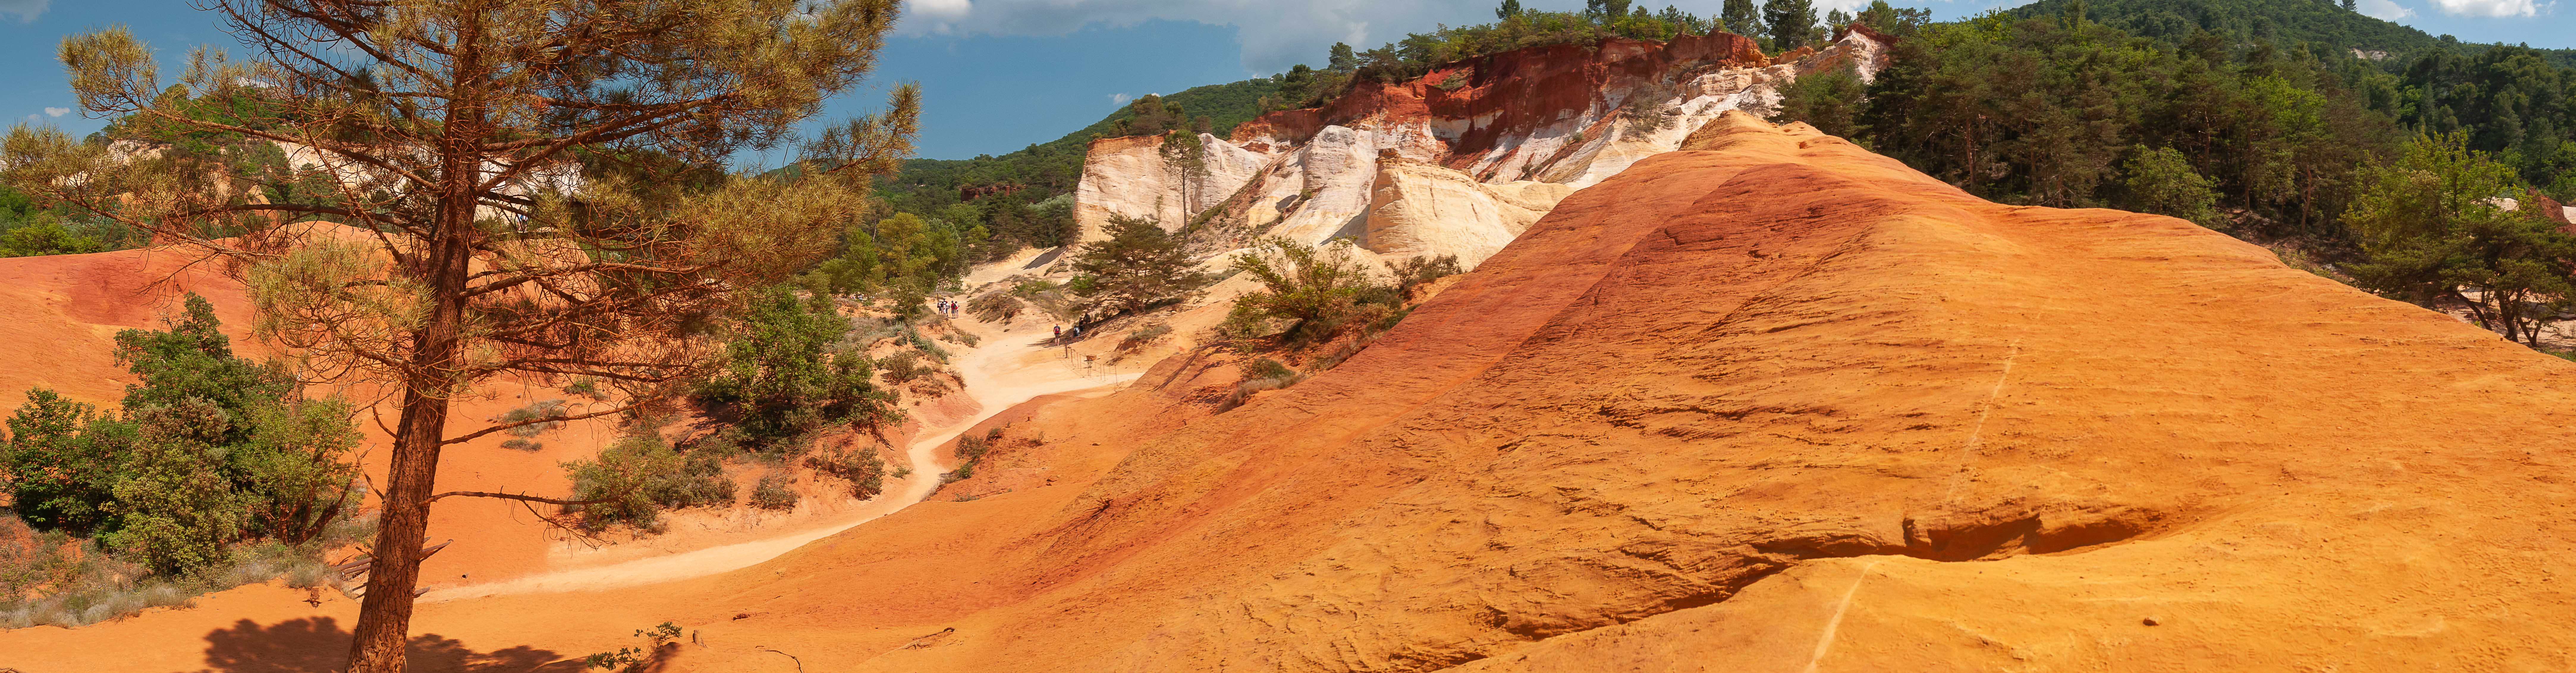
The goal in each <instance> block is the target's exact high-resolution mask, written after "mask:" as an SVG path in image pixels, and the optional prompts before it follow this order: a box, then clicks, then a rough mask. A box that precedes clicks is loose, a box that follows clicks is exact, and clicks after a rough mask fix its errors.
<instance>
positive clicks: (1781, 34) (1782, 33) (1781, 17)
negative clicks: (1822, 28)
mask: <svg viewBox="0 0 2576 673" xmlns="http://www.w3.org/2000/svg"><path fill="white" fill-rule="evenodd" d="M1762 23H1763V24H1765V25H1768V26H1770V27H1771V44H1772V46H1773V48H1775V49H1778V50H1780V51H1788V50H1791V49H1796V48H1798V47H1801V46H1804V45H1806V44H1807V38H1808V36H1809V35H1812V34H1814V33H1815V32H1816V4H1815V2H1814V0H1770V2H1765V3H1762Z"/></svg>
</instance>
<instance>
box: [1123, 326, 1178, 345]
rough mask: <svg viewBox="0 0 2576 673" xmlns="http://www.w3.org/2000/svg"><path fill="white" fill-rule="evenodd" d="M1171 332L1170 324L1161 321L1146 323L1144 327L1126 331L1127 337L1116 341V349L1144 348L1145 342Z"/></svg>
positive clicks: (1151, 341)
mask: <svg viewBox="0 0 2576 673" xmlns="http://www.w3.org/2000/svg"><path fill="white" fill-rule="evenodd" d="M1171 333H1172V326H1171V325H1166V324H1161V323H1156V324H1152V325H1147V326H1145V328H1144V329H1139V330H1136V331H1134V332H1129V333H1127V338H1125V339H1120V340H1119V341H1118V350H1122V351H1129V350H1136V349H1139V348H1144V347H1145V346H1146V345H1147V344H1151V343H1154V340H1155V339H1160V338H1163V335H1166V334H1171Z"/></svg>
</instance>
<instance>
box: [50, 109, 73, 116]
mask: <svg viewBox="0 0 2576 673" xmlns="http://www.w3.org/2000/svg"><path fill="white" fill-rule="evenodd" d="M71 113H72V109H71V108H67V107H49V108H45V116H47V117H60V116H63V115H67V114H71Z"/></svg>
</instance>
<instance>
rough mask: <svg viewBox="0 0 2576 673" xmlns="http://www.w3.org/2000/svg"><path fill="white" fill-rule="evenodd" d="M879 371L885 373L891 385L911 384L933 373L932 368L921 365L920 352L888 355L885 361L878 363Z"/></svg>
mask: <svg viewBox="0 0 2576 673" xmlns="http://www.w3.org/2000/svg"><path fill="white" fill-rule="evenodd" d="M877 369H878V370H879V371H883V372H885V378H886V381H888V382H891V383H909V382H911V381H912V380H913V379H916V378H920V377H921V376H922V375H924V374H928V373H930V372H932V371H933V370H932V369H931V368H930V367H927V366H923V365H922V364H921V352H920V351H902V352H898V353H895V354H893V355H888V356H886V358H885V359H883V360H878V361H877Z"/></svg>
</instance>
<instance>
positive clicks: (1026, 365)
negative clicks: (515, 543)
mask: <svg viewBox="0 0 2576 673" xmlns="http://www.w3.org/2000/svg"><path fill="white" fill-rule="evenodd" d="M957 323H958V324H961V325H965V326H966V327H967V330H968V331H970V332H973V333H975V334H976V335H977V337H978V338H980V339H983V344H982V346H981V347H977V348H970V349H962V350H964V353H963V354H962V355H961V356H960V358H959V360H958V363H957V370H958V374H959V376H961V377H962V378H964V380H965V383H966V387H965V393H966V394H967V395H970V396H972V397H973V398H974V400H975V402H976V403H977V404H979V405H981V407H982V410H981V411H978V412H977V413H976V414H975V415H973V416H971V417H967V418H963V419H959V420H958V421H957V422H955V423H952V424H949V425H946V426H942V427H938V428H925V429H923V432H922V434H920V435H917V436H915V438H914V439H913V442H912V446H911V447H909V449H908V450H907V453H908V455H909V457H910V458H911V459H912V465H914V466H915V469H914V470H913V472H912V476H910V477H908V478H906V479H904V480H903V483H902V484H901V485H900V486H899V487H898V488H895V489H889V491H888V493H887V494H886V495H883V496H880V497H878V498H877V499H876V500H874V501H871V502H868V503H867V504H866V505H864V506H861V507H858V508H856V509H853V510H852V511H850V512H849V513H848V514H847V515H844V516H843V517H840V518H838V519H836V520H832V521H827V522H824V523H822V524H821V525H818V526H814V527H812V528H807V529H805V530H800V531H795V532H790V533H785V534H781V535H778V536H775V537H770V538H766V539H761V540H755V541H751V542H743V543H736V544H729V545H724V546H720V547H709V548H706V549H699V550H695V551H689V552H683V553H678V554H672V555H668V556H657V557H653V558H646V559H637V560H634V561H627V562H623V563H615V564H609V565H603V566H594V567H588V568H576V569H571V570H564V571H560V572H553V573H547V574H542V575H534V576H529V577H521V578H517V579H512V580H508V581H502V582H494V583H490V584H477V585H471V586H464V587H456V588H451V589H442V590H438V591H433V592H430V593H428V594H426V595H423V596H421V600H422V601H423V602H445V601H453V600H461V599H467V598H481V597H487V596H505V595H511V594H527V593H551V592H564V591H588V590H597V589H606V588H611V587H622V586H634V585H639V584H651V583H656V582H669V581H675V580H684V579H690V578H694V577H705V576H708V575H714V574H717V573H722V572H727V571H731V570H736V569H740V568H745V567H749V566H752V565H754V564H758V563H760V562H762V561H767V560H769V559H772V558H777V557H778V555H780V554H785V553H787V552H788V551H789V550H792V549H795V548H797V547H801V546H804V545H805V544H806V543H809V542H813V541H815V540H820V539H823V538H826V537H831V536H832V535H834V534H837V533H840V532H841V531H845V530H849V529H850V528H851V527H853V526H857V525H859V524H862V523H867V522H868V521H872V520H875V519H876V518H878V517H882V516H885V515H888V514H892V513H895V512H897V511H901V510H902V509H903V508H905V507H908V506H911V505H912V504H913V503H916V502H921V501H922V500H923V499H925V498H928V497H930V494H931V493H933V492H936V491H938V490H939V483H940V477H941V476H942V474H944V473H945V472H946V470H945V469H939V468H938V467H937V466H941V465H942V464H943V463H942V461H941V459H940V456H939V455H937V454H938V450H939V447H941V446H944V445H946V444H947V443H948V440H950V439H953V438H955V437H956V436H957V433H959V432H962V431H964V430H966V429H967V428H971V427H974V426H975V424H977V423H981V422H983V421H984V419H987V418H991V417H992V416H993V415H994V414H998V413H1001V412H1002V411H1004V410H1007V409H1010V408H1011V407H1014V406H1018V405H1019V404H1020V403H1022V402H1027V401H1029V400H1031V399H1034V398H1036V397H1038V396H1040V395H1052V394H1057V393H1069V392H1076V391H1085V390H1090V391H1092V393H1093V394H1100V395H1105V394H1108V393H1109V392H1111V391H1113V390H1115V386H1117V385H1118V384H1123V383H1126V382H1128V381H1132V380H1135V379H1136V377H1137V376H1138V375H1139V373H1138V372H1127V373H1100V372H1099V371H1098V370H1092V369H1086V368H1083V367H1082V366H1081V363H1080V362H1079V361H1076V360H1073V359H1070V358H1067V357H1064V356H1063V355H1062V354H1060V353H1057V352H1055V351H1053V350H1050V349H1047V348H1045V347H1043V346H1041V345H1040V344H1039V342H1040V340H1042V339H1043V338H1044V336H1043V335H1041V334H1039V333H1037V332H1036V331H1035V330H1034V329H1031V330H1026V331H1023V332H1021V333H1013V332H1010V331H998V330H992V329H989V327H988V326H987V325H984V324H982V323H980V322H977V321H975V320H973V319H972V318H964V317H961V318H959V319H957Z"/></svg>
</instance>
